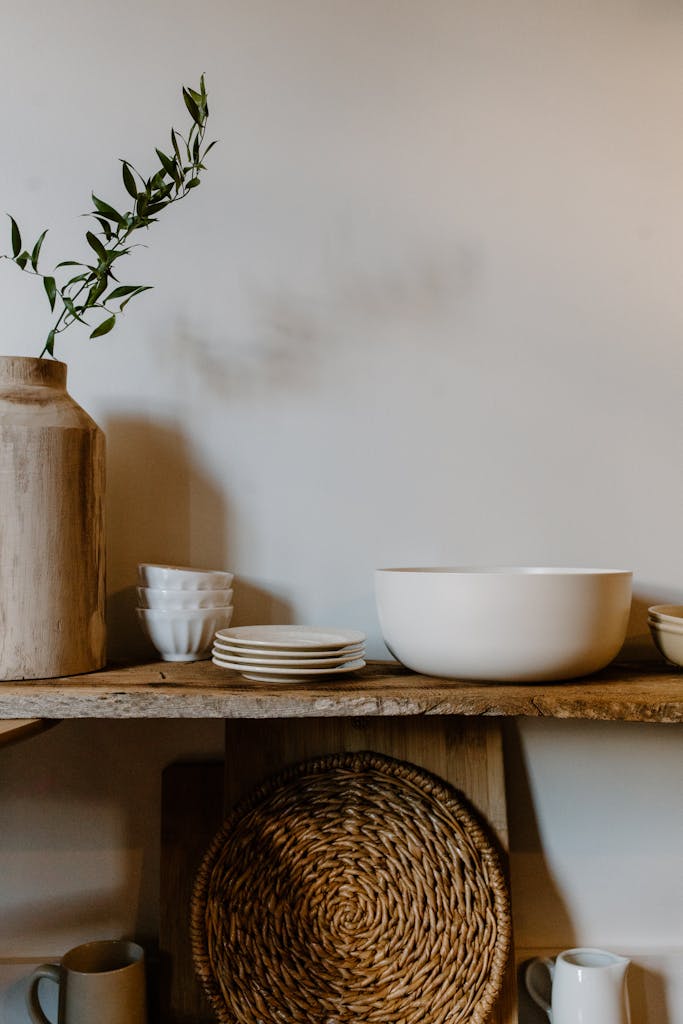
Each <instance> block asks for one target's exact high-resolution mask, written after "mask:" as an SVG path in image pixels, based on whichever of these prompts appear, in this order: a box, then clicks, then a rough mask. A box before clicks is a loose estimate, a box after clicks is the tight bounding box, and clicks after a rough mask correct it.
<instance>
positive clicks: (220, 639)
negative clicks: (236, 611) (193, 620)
mask: <svg viewBox="0 0 683 1024" xmlns="http://www.w3.org/2000/svg"><path fill="white" fill-rule="evenodd" d="M211 656H212V659H211V660H212V661H213V663H214V665H218V666H220V667H221V668H228V669H232V670H233V671H235V672H240V673H241V674H242V675H243V676H244V677H245V679H251V680H254V681H255V682H259V683H284V682H294V681H301V680H308V679H314V678H316V677H321V676H323V677H327V676H336V675H341V674H342V673H344V672H355V671H357V670H358V669H359V668H363V666H364V665H365V661H364V660H363V659H364V656H365V634H364V633H360V632H358V631H357V630H342V629H325V628H324V627H321V626H235V627H233V628H232V629H219V630H218V631H217V632H216V635H215V638H214V643H213V649H212V652H211Z"/></svg>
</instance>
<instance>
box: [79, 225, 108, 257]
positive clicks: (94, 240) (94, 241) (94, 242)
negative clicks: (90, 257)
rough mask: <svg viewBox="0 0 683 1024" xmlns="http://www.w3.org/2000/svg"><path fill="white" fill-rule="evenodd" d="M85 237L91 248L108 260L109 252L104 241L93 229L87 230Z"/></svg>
mask: <svg viewBox="0 0 683 1024" xmlns="http://www.w3.org/2000/svg"><path fill="white" fill-rule="evenodd" d="M85 237H86V238H87V240H88V245H89V246H90V248H91V249H94V250H95V252H96V253H97V255H98V256H99V257H100V259H101V260H105V261H106V260H107V258H108V256H109V254H108V252H107V250H106V249H105V248H104V246H103V245H102V243H101V242H100V240H99V238H98V237H97V235H93V233H92V231H86V233H85Z"/></svg>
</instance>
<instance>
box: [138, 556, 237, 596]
mask: <svg viewBox="0 0 683 1024" xmlns="http://www.w3.org/2000/svg"><path fill="white" fill-rule="evenodd" d="M138 577H139V581H140V585H141V586H142V587H155V588H157V589H159V590H227V589H228V587H231V586H232V581H233V579H234V578H235V574H234V573H232V572H225V571H223V570H222V569H193V568H191V567H189V566H184V565H153V564H151V563H150V562H141V563H140V565H138Z"/></svg>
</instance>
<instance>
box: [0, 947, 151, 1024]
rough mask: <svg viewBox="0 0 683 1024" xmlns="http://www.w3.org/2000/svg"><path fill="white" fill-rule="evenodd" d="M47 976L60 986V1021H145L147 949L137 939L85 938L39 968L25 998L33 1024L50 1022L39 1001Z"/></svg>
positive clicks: (110, 1023) (103, 1023)
mask: <svg viewBox="0 0 683 1024" xmlns="http://www.w3.org/2000/svg"><path fill="white" fill-rule="evenodd" d="M45 980H47V981H49V982H53V983H54V984H55V985H56V987H57V988H58V992H59V994H58V1006H57V1024H86V1022H88V1021H97V1024H146V1021H147V1009H146V989H145V966H144V950H143V949H142V947H141V946H138V945H137V943H135V942H129V941H127V940H125V939H96V940H95V941H94V942H84V943H83V944H82V945H80V946H76V948H74V949H70V950H69V952H68V953H65V955H63V956H62V957H61V959H60V962H59V963H58V964H42V965H41V966H40V967H38V968H36V970H35V971H34V972H33V974H32V975H31V979H30V981H29V988H28V990H27V999H26V1001H27V1009H28V1011H29V1016H30V1017H31V1020H32V1022H33V1024H50V1021H49V1019H48V1018H47V1016H46V1015H45V1014H44V1013H43V1008H42V1006H41V1002H40V993H41V990H42V987H43V986H42V985H41V982H43V983H44V981H45ZM3 1019H4V1018H3Z"/></svg>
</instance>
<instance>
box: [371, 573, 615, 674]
mask: <svg viewBox="0 0 683 1024" xmlns="http://www.w3.org/2000/svg"><path fill="white" fill-rule="evenodd" d="M631 579H632V573H631V572H629V571H627V570H611V569H574V568H549V567H548V568H546V567H491V568H486V567H474V566H471V567H456V568H416V569H378V570H376V572H375V594H376V599H377V611H378V615H379V621H380V626H381V629H382V634H383V636H384V641H385V643H386V645H387V647H388V648H389V650H390V652H391V653H392V654H393V655H394V657H395V658H397V660H398V661H400V662H401V663H402V664H403V665H405V666H406V667H407V668H410V669H412V670H413V671H415V672H422V673H425V674H426V675H433V676H444V677H447V678H461V679H486V680H490V681H494V680H497V681H501V682H544V681H552V680H558V679H571V678H576V677H579V676H585V675H589V674H590V673H591V672H595V671H597V670H598V669H601V668H604V666H605V665H607V664H608V663H609V662H610V661H611V660H612V659H613V658H614V657H615V656H616V655H617V654H618V652H619V650H620V648H621V646H622V644H623V642H624V639H625V636H626V627H627V624H628V616H629V610H630V607H631Z"/></svg>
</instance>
